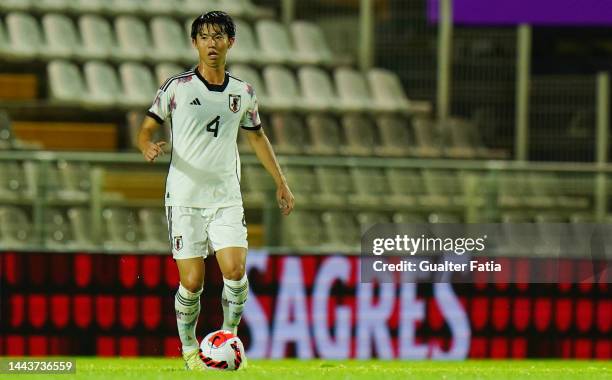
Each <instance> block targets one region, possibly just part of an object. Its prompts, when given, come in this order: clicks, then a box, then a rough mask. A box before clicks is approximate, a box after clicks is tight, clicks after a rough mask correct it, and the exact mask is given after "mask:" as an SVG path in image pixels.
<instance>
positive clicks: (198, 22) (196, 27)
mask: <svg viewBox="0 0 612 380" xmlns="http://www.w3.org/2000/svg"><path fill="white" fill-rule="evenodd" d="M206 24H209V25H218V26H219V28H221V31H222V32H224V33H225V34H227V36H228V37H229V38H234V37H235V36H236V25H235V24H234V20H232V17H231V16H230V15H228V14H227V13H225V12H222V11H212V12H208V13H203V14H202V15H200V16H198V17H197V18H196V19H195V20H193V23H192V24H191V39H193V40H195V39H196V37H197V36H198V33H199V32H200V29H201V28H202V26H203V25H206Z"/></svg>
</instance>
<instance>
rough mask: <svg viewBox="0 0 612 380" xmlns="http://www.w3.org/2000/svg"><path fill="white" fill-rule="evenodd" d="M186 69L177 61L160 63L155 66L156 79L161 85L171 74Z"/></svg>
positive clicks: (158, 85) (159, 85) (158, 84)
mask: <svg viewBox="0 0 612 380" xmlns="http://www.w3.org/2000/svg"><path fill="white" fill-rule="evenodd" d="M183 71H186V68H185V67H182V66H179V65H177V64H176V63H160V64H159V65H156V66H155V81H156V84H157V86H156V87H161V85H162V84H164V82H165V81H166V80H168V78H170V77H171V76H174V75H176V74H179V73H182V72H183Z"/></svg>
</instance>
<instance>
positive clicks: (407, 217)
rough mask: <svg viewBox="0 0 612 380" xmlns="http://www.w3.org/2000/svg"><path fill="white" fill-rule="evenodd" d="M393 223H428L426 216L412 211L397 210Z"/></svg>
mask: <svg viewBox="0 0 612 380" xmlns="http://www.w3.org/2000/svg"><path fill="white" fill-rule="evenodd" d="M393 223H399V224H423V223H427V220H426V219H425V217H423V216H422V215H419V214H414V213H411V212H396V213H395V214H393Z"/></svg>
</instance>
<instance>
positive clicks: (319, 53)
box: [290, 21, 334, 65]
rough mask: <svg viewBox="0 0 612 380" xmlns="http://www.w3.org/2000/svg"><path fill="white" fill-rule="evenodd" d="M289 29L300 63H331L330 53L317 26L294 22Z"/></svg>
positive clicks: (309, 23)
mask: <svg viewBox="0 0 612 380" xmlns="http://www.w3.org/2000/svg"><path fill="white" fill-rule="evenodd" d="M290 28H291V34H292V36H293V43H294V46H295V50H296V53H297V56H298V57H299V58H298V59H299V60H300V62H303V63H305V64H314V65H330V64H332V63H333V61H334V59H333V55H332V52H331V50H330V48H329V46H328V45H327V42H326V39H325V36H324V35H323V32H322V31H321V28H319V26H318V25H316V24H314V23H312V22H308V21H294V22H293V23H291V26H290Z"/></svg>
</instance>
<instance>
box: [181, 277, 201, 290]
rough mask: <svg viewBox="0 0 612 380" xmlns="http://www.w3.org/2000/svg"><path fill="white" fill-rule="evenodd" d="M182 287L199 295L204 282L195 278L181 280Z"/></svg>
mask: <svg viewBox="0 0 612 380" xmlns="http://www.w3.org/2000/svg"><path fill="white" fill-rule="evenodd" d="M181 285H183V287H184V288H185V289H187V290H189V291H190V292H192V293H197V292H199V291H200V290H201V289H202V286H203V285H204V284H203V281H202V280H201V279H199V278H197V277H195V276H193V277H187V278H185V279H183V280H181Z"/></svg>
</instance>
